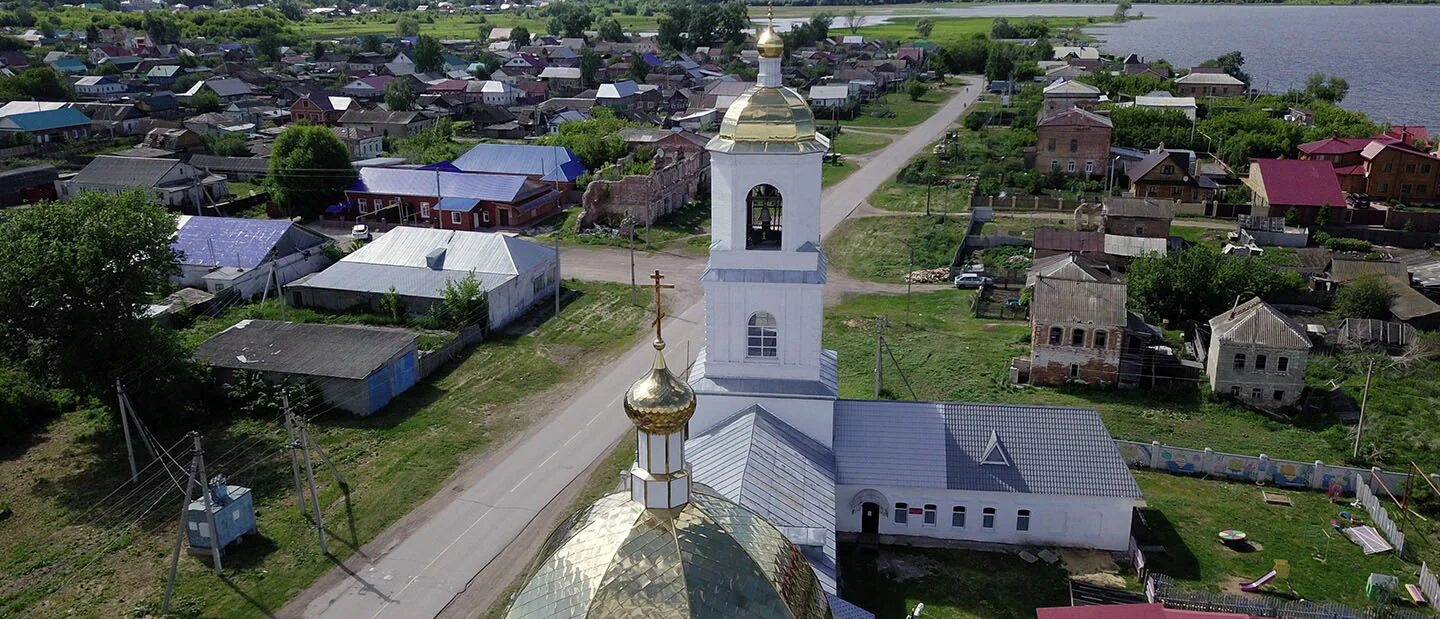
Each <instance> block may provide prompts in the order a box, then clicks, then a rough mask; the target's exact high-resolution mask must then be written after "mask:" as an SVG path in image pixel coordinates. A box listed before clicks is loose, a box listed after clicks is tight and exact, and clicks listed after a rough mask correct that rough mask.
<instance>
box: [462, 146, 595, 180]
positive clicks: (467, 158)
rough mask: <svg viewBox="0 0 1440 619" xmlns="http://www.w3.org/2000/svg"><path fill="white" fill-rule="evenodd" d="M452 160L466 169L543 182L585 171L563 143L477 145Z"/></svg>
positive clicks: (582, 165) (565, 178) (568, 177)
mask: <svg viewBox="0 0 1440 619" xmlns="http://www.w3.org/2000/svg"><path fill="white" fill-rule="evenodd" d="M454 163H455V167H457V168H459V169H461V170H465V171H467V172H490V173H494V174H524V175H526V176H537V177H539V178H540V180H545V181H563V182H568V181H574V180H575V179H577V178H580V175H581V174H584V173H585V165H584V164H582V163H580V158H579V157H578V156H576V155H575V153H574V151H571V150H570V149H568V148H565V147H564V146H534V145H529V144H476V145H475V146H474V147H473V148H471V149H470V150H469V151H466V152H465V154H464V155H461V156H460V157H459V158H457V159H456V160H455V161H454Z"/></svg>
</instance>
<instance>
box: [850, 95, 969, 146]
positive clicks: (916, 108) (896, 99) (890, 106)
mask: <svg viewBox="0 0 1440 619" xmlns="http://www.w3.org/2000/svg"><path fill="white" fill-rule="evenodd" d="M954 94H955V91H954V90H951V89H948V88H941V89H935V88H932V89H931V90H930V92H927V93H925V96H923V97H921V98H920V100H918V101H914V100H911V99H910V95H907V94H905V93H903V92H892V93H889V94H884V95H880V96H879V97H876V98H875V99H874V100H872V101H870V102H869V103H866V104H864V105H862V106H860V111H859V112H858V113H857V114H856V116H855V118H853V119H851V120H845V121H841V123H840V124H841V125H842V126H853V127H913V126H915V125H918V124H920V123H922V122H925V120H926V119H928V118H930V116H932V115H934V114H935V110H938V109H940V106H941V105H942V104H944V103H945V101H947V100H949V99H950V97H951V96H952V95H954ZM877 110H889V111H891V112H894V114H895V115H894V116H893V117H890V118H881V117H878V116H873V115H872V114H871V113H872V112H875V111H877ZM840 135H845V134H844V132H841V134H840Z"/></svg>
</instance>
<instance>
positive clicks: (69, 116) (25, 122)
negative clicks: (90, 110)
mask: <svg viewBox="0 0 1440 619" xmlns="http://www.w3.org/2000/svg"><path fill="white" fill-rule="evenodd" d="M0 120H3V121H4V123H5V124H13V125H14V126H15V128H17V129H19V130H21V131H46V130H49V129H60V128H63V127H78V126H87V127H88V126H89V125H90V117H89V116H86V115H85V113H84V112H81V111H80V110H77V109H75V108H68V107H65V108H59V109H54V110H42V111H39V112H21V113H18V114H11V115H9V116H5V117H4V118H3V119H0Z"/></svg>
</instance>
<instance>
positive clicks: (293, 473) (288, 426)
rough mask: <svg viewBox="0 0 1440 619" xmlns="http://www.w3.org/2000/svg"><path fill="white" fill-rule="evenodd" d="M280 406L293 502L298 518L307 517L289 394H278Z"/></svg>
mask: <svg viewBox="0 0 1440 619" xmlns="http://www.w3.org/2000/svg"><path fill="white" fill-rule="evenodd" d="M280 403H281V406H284V407H285V438H286V441H287V442H286V444H287V445H289V446H290V477H291V479H293V480H294V481H295V500H296V501H297V502H299V503H300V516H301V517H304V516H307V515H308V514H307V512H306V510H305V491H304V490H302V489H301V488H300V454H298V453H295V450H297V449H300V442H299V441H298V440H297V438H298V437H297V436H296V435H295V414H294V413H292V412H290V394H288V393H283V392H282V393H281V394H280Z"/></svg>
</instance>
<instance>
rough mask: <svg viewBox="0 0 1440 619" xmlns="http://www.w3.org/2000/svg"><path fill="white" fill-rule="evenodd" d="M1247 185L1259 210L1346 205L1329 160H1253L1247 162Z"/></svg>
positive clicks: (1333, 167)
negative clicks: (1248, 165)
mask: <svg viewBox="0 0 1440 619" xmlns="http://www.w3.org/2000/svg"><path fill="white" fill-rule="evenodd" d="M1248 184H1249V185H1250V189H1251V191H1253V192H1255V199H1256V200H1258V201H1261V202H1260V203H1257V204H1256V206H1259V207H1262V208H1265V207H1270V208H1275V207H1281V208H1289V207H1292V206H1311V207H1318V206H1331V207H1335V206H1339V207H1343V206H1345V194H1344V193H1343V192H1341V191H1340V183H1339V182H1337V181H1336V180H1335V166H1334V165H1331V163H1330V162H1329V161H1321V160H1315V159H1312V160H1304V159H1255V160H1252V161H1251V162H1250V180H1249V183H1248Z"/></svg>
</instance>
